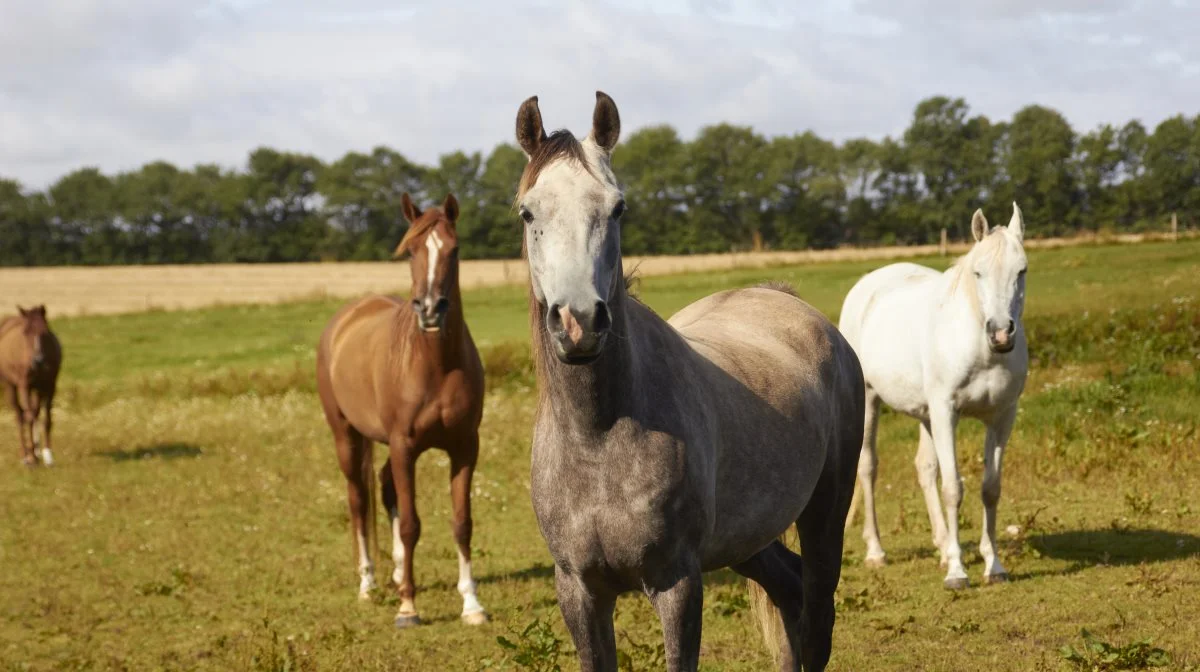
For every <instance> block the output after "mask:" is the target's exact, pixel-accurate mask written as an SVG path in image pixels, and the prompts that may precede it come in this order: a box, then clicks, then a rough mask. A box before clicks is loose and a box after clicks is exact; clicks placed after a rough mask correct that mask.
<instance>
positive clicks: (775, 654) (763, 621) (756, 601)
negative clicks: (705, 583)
mask: <svg viewBox="0 0 1200 672" xmlns="http://www.w3.org/2000/svg"><path fill="white" fill-rule="evenodd" d="M792 539H795V540H796V541H798V540H799V537H798V536H797V535H796V531H795V527H791V528H788V531H787V532H784V533H783V534H781V535H779V542H780V543H781V544H783V545H784V546H789V543H788V542H789V540H792ZM746 587H747V588H748V589H749V591H750V612H751V613H753V614H754V620H755V621H757V622H758V630H759V632H761V633H762V637H763V643H764V644H766V645H767V650H768V651H770V652H771V658H772V659H773V660H774V661H775V664H776V665H778V664H779V658H780V654H781V653H782V652H783V649H784V645H785V644H787V632H786V631H785V630H784V629H783V615H782V614H780V613H779V608H778V607H776V606H775V603H774V602H772V601H771V598H770V596H768V595H767V591H765V590H763V587H762V586H760V585H758V582H756V581H751V580H749V579H747V580H746Z"/></svg>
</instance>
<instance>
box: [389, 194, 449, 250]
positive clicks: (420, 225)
mask: <svg viewBox="0 0 1200 672" xmlns="http://www.w3.org/2000/svg"><path fill="white" fill-rule="evenodd" d="M442 221H445V222H446V223H447V224H450V218H449V217H446V212H445V211H444V210H442V206H440V205H436V206H431V207H429V208H428V209H426V210H425V211H424V212H422V213H421V216H420V217H418V218H417V221H415V222H413V223H412V225H411V226H409V227H408V231H405V232H404V237H403V238H401V239H400V244H399V245H397V246H396V256H397V257H399V256H400V255H402V254H404V253H405V252H408V253H411V252H412V250H411V249H409V248H410V247H411V246H412V244H413V241H414V240H416V239H417V238H420V237H421V236H423V235H425V234H426V233H428V232H429V231H430V229H432V228H433V227H435V226H437V225H438V223H439V222H442Z"/></svg>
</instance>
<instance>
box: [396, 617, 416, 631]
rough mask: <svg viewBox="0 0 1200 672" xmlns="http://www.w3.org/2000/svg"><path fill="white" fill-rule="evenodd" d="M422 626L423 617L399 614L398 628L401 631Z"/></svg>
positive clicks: (397, 618) (397, 619)
mask: <svg viewBox="0 0 1200 672" xmlns="http://www.w3.org/2000/svg"><path fill="white" fill-rule="evenodd" d="M420 624H421V617H420V616H418V615H416V614H397V615H396V627H397V628H400V629H401V630H403V629H405V628H415V627H417V626H418V625H420Z"/></svg>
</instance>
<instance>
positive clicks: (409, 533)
mask: <svg viewBox="0 0 1200 672" xmlns="http://www.w3.org/2000/svg"><path fill="white" fill-rule="evenodd" d="M402 204H403V208H404V216H405V218H406V219H408V221H409V222H410V223H411V226H410V227H409V229H408V232H407V233H406V234H405V235H404V239H403V240H401V241H400V244H399V246H397V247H396V253H395V257H400V256H402V255H404V254H410V255H411V257H412V260H411V262H410V270H411V271H412V299H411V302H406V301H404V300H403V299H401V298H399V297H391V296H371V297H367V298H365V299H362V300H360V301H355V302H354V303H351V304H349V305H347V306H345V307H343V308H342V309H341V310H340V311H339V312H338V313H337V315H335V316H334V318H333V319H332V320H331V321H330V322H329V325H328V326H326V327H325V331H324V333H322V334H321V343H320V345H319V347H318V348H317V391H318V393H319V394H320V396H321V405H322V406H323V407H324V409H325V419H326V420H327V421H328V422H329V427H330V428H331V429H332V430H333V440H334V444H335V446H336V447H337V452H338V462H339V463H340V465H341V468H342V473H343V474H345V475H346V482H347V485H348V490H349V501H350V517H351V521H352V524H353V528H354V537H355V541H356V545H357V555H358V570H359V576H360V583H359V597H362V598H366V597H368V596H369V594H370V592H371V590H372V589H374V588H375V570H374V566H373V564H372V562H371V553H370V548H371V546H370V544H371V538H372V530H373V528H374V509H373V507H372V505H371V504H372V502H371V495H370V493H369V492H368V487H369V485H370V483H371V479H372V477H373V473H372V472H373V467H372V466H371V465H372V447H373V443H372V442H379V443H386V444H387V445H388V450H389V453H388V455H389V457H388V461H387V463H386V464H384V466H383V469H382V470H381V471H380V473H379V482H380V485H381V486H382V495H383V503H384V506H385V507H387V510H388V515H389V517H390V518H391V523H392V558H393V560H395V563H396V567H395V570H394V572H393V574H392V578H393V580H394V581H395V582H396V584H397V586H398V587H399V590H400V611H399V613H398V614H397V615H396V626H397V627H407V626H411V625H417V624H419V623H420V618H419V617H418V616H417V610H416V607H415V606H414V605H413V597H414V595H415V593H416V588H415V585H414V583H413V549H414V548H415V547H416V545H417V539H418V537H420V534H421V520H420V518H419V517H417V510H416V505H415V496H416V482H415V468H416V463H417V458H418V457H419V456H420V455H421V453H422V452H424V451H425V450H427V449H429V448H433V447H437V448H441V449H442V450H444V451H446V452H447V453H448V454H449V456H450V495H451V498H452V500H453V507H454V520H453V528H454V540H455V541H456V542H457V544H458V592H459V593H460V594H461V595H462V598H463V611H462V619H463V621H464V622H465V623H468V624H471V625H476V624H479V623H483V622H485V621H486V620H487V613H486V612H485V611H484V609H483V607H482V606H481V605H480V604H479V600H478V598H477V597H476V595H475V581H474V580H473V579H472V578H471V477H472V475H473V473H474V471H475V460H476V458H477V457H478V455H479V422H480V419H481V418H482V416H483V366H482V364H481V363H480V361H479V352H478V351H477V350H476V349H475V342H474V341H472V340H471V332H470V331H469V330H468V329H467V323H466V321H464V320H463V311H462V299H461V294H460V293H459V287H458V237H457V234H456V232H455V223H456V221H457V219H458V202H457V201H456V200H455V199H454V195H453V194H451V195H448V196H446V200H445V202H444V203H443V204H442V206H441V207H440V208H430V209H428V210H426V211H425V212H421V211H420V210H418V209H417V208H416V206H415V205H413V202H412V199H411V198H409V195H408V194H404V197H403V199H402Z"/></svg>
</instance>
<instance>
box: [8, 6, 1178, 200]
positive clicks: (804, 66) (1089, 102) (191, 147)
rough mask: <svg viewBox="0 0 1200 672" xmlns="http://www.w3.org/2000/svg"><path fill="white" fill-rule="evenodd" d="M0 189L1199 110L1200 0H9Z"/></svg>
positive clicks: (1088, 124)
mask: <svg viewBox="0 0 1200 672" xmlns="http://www.w3.org/2000/svg"><path fill="white" fill-rule="evenodd" d="M0 17H3V18H2V19H0V176H3V177H8V178H13V179H17V180H19V181H20V182H21V183H23V184H24V185H26V186H27V187H29V188H37V189H40V188H44V187H45V186H47V185H49V184H50V183H52V182H53V181H54V180H55V179H57V178H59V177H61V176H62V175H64V174H66V173H68V172H70V171H71V170H74V169H77V168H81V167H85V166H95V167H99V168H100V169H101V170H103V171H105V172H106V173H116V172H120V171H126V170H136V169H137V168H138V167H139V166H141V165H143V164H145V163H147V162H150V161H155V160H166V161H169V162H172V163H174V164H176V165H180V166H187V167H190V166H192V165H195V164H197V163H217V164H220V165H222V166H226V167H230V168H235V167H241V166H243V165H244V163H245V160H246V157H247V155H248V153H249V152H250V151H251V150H252V149H254V148H255V147H258V146H263V145H266V146H270V147H274V148H276V149H280V150H289V151H299V152H307V153H312V154H315V155H317V156H319V157H320V158H322V159H324V160H335V159H337V158H338V157H340V156H342V155H343V154H345V153H346V152H347V151H349V150H357V151H369V150H370V149H371V148H372V147H375V146H377V145H387V146H390V147H393V148H394V149H396V150H398V151H400V152H401V153H403V154H404V155H406V156H407V157H409V158H410V159H413V160H417V161H420V162H422V163H426V164H433V163H435V162H436V161H437V159H438V157H439V156H440V155H442V154H445V153H449V152H453V151H456V150H466V151H482V152H485V153H486V152H488V151H490V150H491V149H492V148H493V147H494V146H495V145H497V144H498V143H501V142H512V138H513V125H514V119H515V115H516V111H517V107H518V105H520V103H521V101H522V100H524V99H525V98H527V97H528V96H530V95H538V96H539V100H540V103H541V109H542V114H543V118H544V119H545V122H546V125H547V127H548V130H551V129H553V128H559V127H567V128H571V129H573V130H575V131H576V132H577V133H578V134H580V135H582V134H583V133H586V132H587V130H588V124H589V121H590V118H591V109H592V106H593V104H594V102H595V97H594V92H595V90H597V89H600V90H603V91H605V92H607V93H608V94H609V95H611V96H612V97H613V98H614V99H615V100H616V102H617V105H618V107H619V109H620V112H621V119H622V123H623V127H624V129H625V131H626V133H628V132H630V131H632V130H634V129H636V128H639V127H643V126H649V125H655V124H663V123H666V124H670V125H672V126H674V127H675V128H676V129H678V130H679V131H680V133H681V134H682V135H683V136H684V137H685V138H690V137H693V136H694V134H695V132H696V131H697V130H698V129H699V128H702V127H703V126H705V125H708V124H713V123H718V122H722V121H724V122H731V123H736V124H744V125H750V126H752V127H754V129H755V130H757V131H759V132H760V133H764V134H766V135H782V134H792V133H799V132H804V131H807V130H812V131H814V132H815V133H817V134H818V135H821V136H823V137H827V138H831V139H834V140H839V141H840V140H845V139H848V138H852V137H869V138H874V139H879V138H882V137H884V136H886V135H892V136H895V135H898V134H900V133H902V132H903V130H904V128H905V127H906V126H907V125H908V123H909V121H910V120H911V117H912V111H913V108H914V107H915V106H916V104H917V102H918V101H920V100H922V99H924V98H927V97H929V96H931V95H938V94H941V95H948V96H953V97H962V98H965V99H966V101H967V103H968V104H969V105H970V107H971V110H972V112H973V113H975V114H985V115H987V116H988V117H990V118H992V119H1007V118H1010V117H1011V116H1012V114H1013V113H1014V112H1016V111H1017V110H1019V109H1020V108H1021V107H1023V106H1025V105H1027V104H1030V103H1038V104H1042V105H1047V106H1050V107H1053V108H1055V109H1058V110H1059V111H1061V112H1062V113H1063V114H1065V115H1066V117H1067V119H1068V120H1069V121H1070V122H1071V123H1072V125H1073V126H1075V128H1076V129H1078V130H1082V131H1087V130H1090V129H1092V128H1095V127H1096V126H1098V125H1100V124H1102V123H1106V122H1110V123H1114V124H1123V123H1125V122H1126V121H1128V120H1130V119H1135V118H1136V119H1140V120H1141V121H1142V122H1143V123H1145V124H1147V126H1149V127H1151V128H1153V126H1154V125H1155V124H1157V123H1158V122H1159V121H1161V120H1162V119H1164V118H1167V117H1170V116H1173V115H1176V114H1180V113H1183V114H1187V115H1189V116H1193V115H1196V114H1198V113H1200V41H1197V40H1196V39H1195V35H1194V32H1195V30H1196V29H1197V27H1200V0H1191V1H1188V0H1155V1H1150V0H1143V1H1136V0H809V1H806V2H801V1H800V0H791V1H784V2H775V1H773V0H741V1H738V2H734V1H724V0H664V1H662V2H638V1H636V0H604V1H594V2H575V1H571V0H563V1H550V2H527V1H525V0H505V1H503V2H496V1H494V0H438V1H437V2H412V1H409V0H391V1H385V0H338V1H337V2H330V1H328V0H0Z"/></svg>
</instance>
